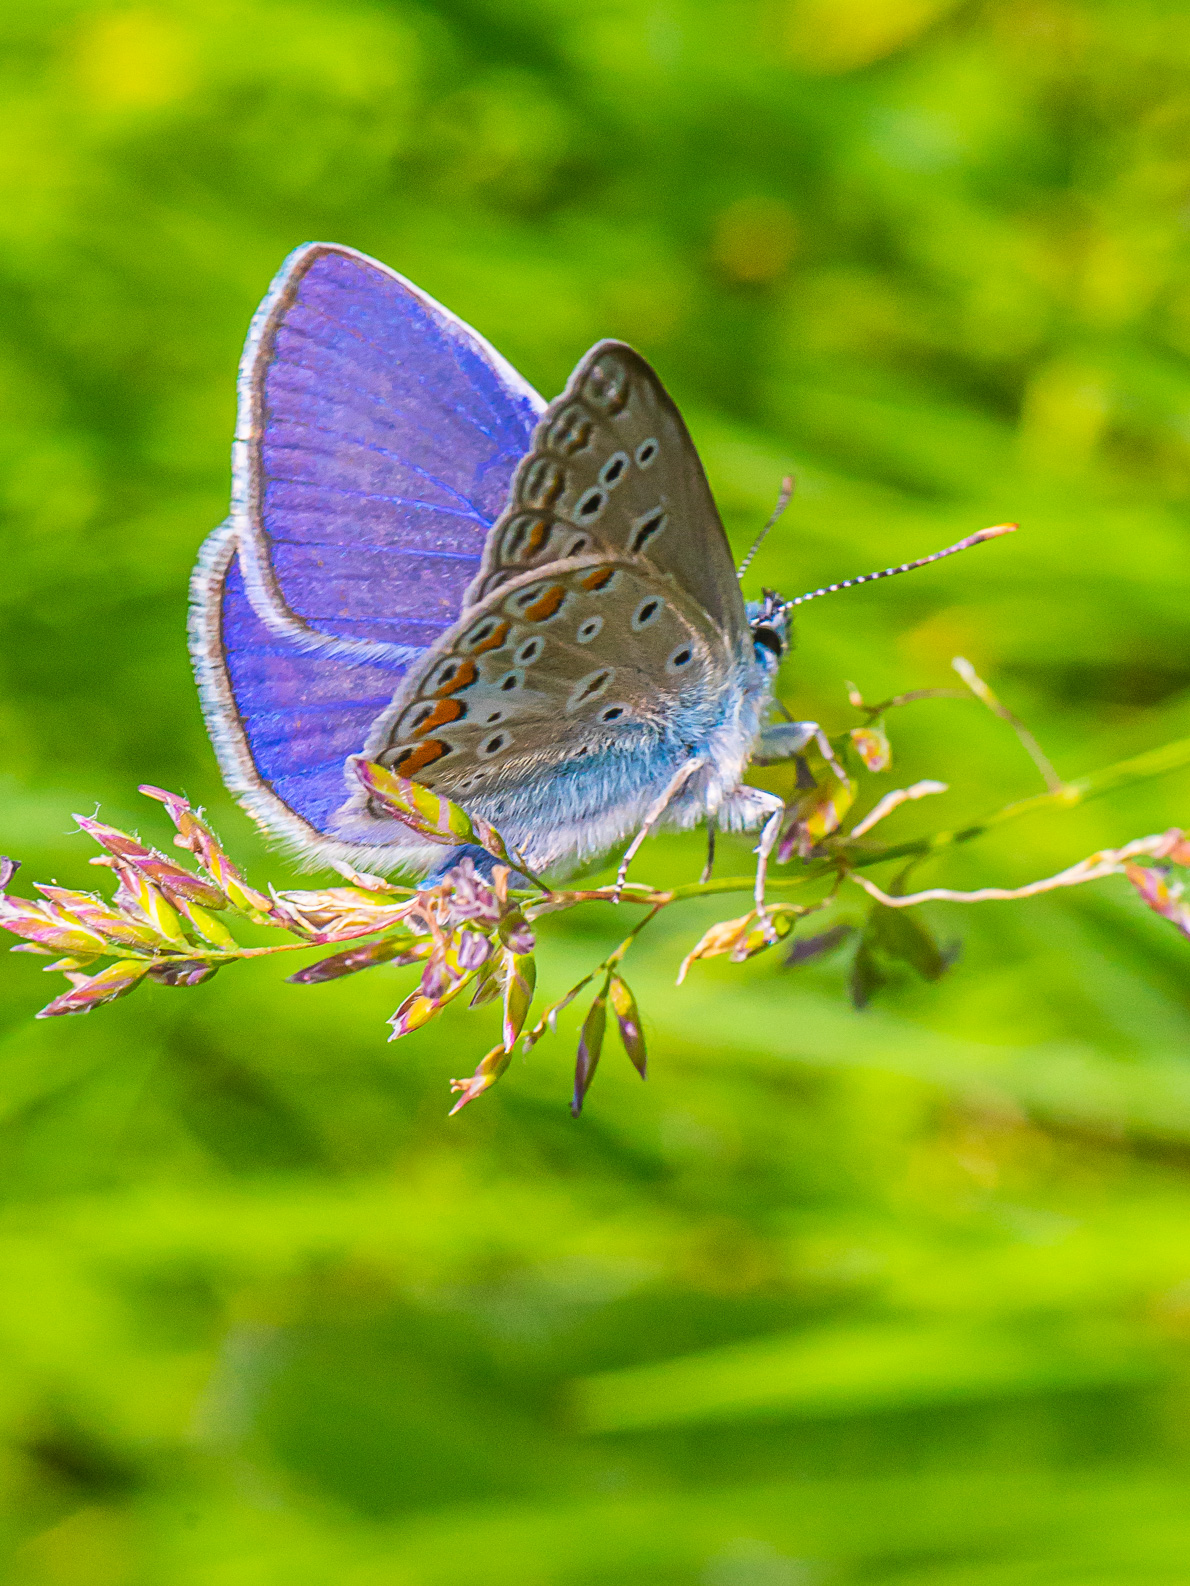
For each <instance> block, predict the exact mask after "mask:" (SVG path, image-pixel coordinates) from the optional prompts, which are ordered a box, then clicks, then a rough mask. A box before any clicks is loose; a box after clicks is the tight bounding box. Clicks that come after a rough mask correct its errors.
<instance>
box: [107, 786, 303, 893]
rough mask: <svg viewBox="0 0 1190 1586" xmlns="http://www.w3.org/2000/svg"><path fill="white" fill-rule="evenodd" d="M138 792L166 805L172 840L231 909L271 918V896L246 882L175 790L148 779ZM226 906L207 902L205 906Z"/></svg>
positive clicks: (206, 828)
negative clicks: (189, 855) (172, 828)
mask: <svg viewBox="0 0 1190 1586" xmlns="http://www.w3.org/2000/svg"><path fill="white" fill-rule="evenodd" d="M137 791H138V792H141V793H144V794H145V795H146V796H147V797H149V798H151V799H156V800H157V801H158V803H160V804H164V805H165V809H166V813H167V814H168V815H169V818H170V820H172V821H173V823H174V825H175V826H176V827H177V828H178V835H177V836H176V837H175V838H174V842H175V843H177V845H178V847H179V848H185V849H186V850H187V851H188V852H189V853H192V854H193V855H194V857H195V858H196V859H197V860H198V862H199V864H200V865H201V866H202V868H203V869H204V870H205V871H206V873H207V875H208V876H210V878H211V880H212V881H213V882H214V884H215V886H216V887H217V888H218V889H219V890H220V892H221V893H223V895H224V897H225V898H226V900H227V902H229V903H230V904H231V906H232V908H234V909H238V910H239V911H240V913H241V914H246V915H248V917H249V918H250V919H254V920H256V921H258V923H263V922H264V921H266V920H268V919H270V918H271V916H272V913H273V901H272V899H271V898H269V897H266V896H265V894H264V893H263V892H257V890H256V888H255V887H250V886H249V885H248V883H247V882H246V881H245V880H244V877H243V874H242V872H241V871H240V870H239V868H238V867H237V866H236V865H233V864H232V862H231V860H230V859H229V858H228V857H227V855H226V854H225V853H224V851H223V849H222V847H221V846H220V844H219V839H218V838H217V837H216V836H215V834H214V832H213V831H212V830H211V829H210V827H209V826H207V825H206V824H205V822H203V821H202V820H200V819H199V817H198V816H197V815H196V814H195V813H194V811H193V810H192V809H191V808H190V805H189V804H188V803H187V802H186V800H185V799H184V798H179V797H178V795H177V794H176V793H167V792H165V790H164V789H162V788H159V787H152V786H150V784H149V783H147V782H146V783H142V785H141V786H140V788H139V789H138V790H137ZM225 906H226V905H217V904H213V903H208V904H207V907H208V908H216V907H225Z"/></svg>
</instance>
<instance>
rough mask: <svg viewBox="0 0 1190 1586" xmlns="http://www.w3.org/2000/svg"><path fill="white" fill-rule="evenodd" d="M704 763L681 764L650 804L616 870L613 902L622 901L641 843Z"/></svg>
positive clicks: (693, 761) (695, 761) (694, 761)
mask: <svg viewBox="0 0 1190 1586" xmlns="http://www.w3.org/2000/svg"><path fill="white" fill-rule="evenodd" d="M702 765H703V762H702V761H701V760H687V762H686V764H685V765H683V766H679V767H678V769H677V770H676V771H675V772H674V774H673V776H672V777H671V778H670V779H669V783H668V785H667V786H666V789H665V791H664V793H662V795H661V797H660V798H659V799H657V800H656V801H655V802H654V803H653V804H651V805H650V806H649V808H648V810H647V812H646V814H645V818H644V821H643V822H642V823H641V828H640V831H638V832H637V834H636V836H635V837H634V838H633V839H632V841H631V842H630V843H629V844H628V847H627V848H626V849H625V851H624V857H623V859H621V860H620V868H619V870H618V871H617V872H616V884H615V886H614V888H613V889H612V902H613V903H619V901H620V894H621V892H622V891H623V890H624V882H625V881H626V880H627V878H628V866H629V865H630V864H631V863H632V861H633V860H634V859H635V858H636V855H637V851H638V850H639V848H640V845H641V843H643V842H644V840H645V838H646V837H647V836H648V835H649V833H650V832H651V831H652V829H653V827H654V826H656V824H657V822H658V821H659V820H660V819H661V817H662V816H663V815H664V814H665V811H666V810H667V808H668V807H669V804H670V802H671V800H672V799H674V798H675V797H676V796H677V794H679V793H680V792H681V791H682V789H683V788H684V787H685V786H686V783H687V782H689V780H690V778H691V777H692V776H693V775H694V774H695V772H696V771H701V770H702Z"/></svg>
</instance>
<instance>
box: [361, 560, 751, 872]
mask: <svg viewBox="0 0 1190 1586" xmlns="http://www.w3.org/2000/svg"><path fill="white" fill-rule="evenodd" d="M760 681H761V680H760V674H759V669H758V668H756V666H755V663H754V662H752V661H751V659H750V658H749V657H747V656H745V655H744V654H742V652H741V651H739V650H738V649H737V648H736V647H735V646H734V645H733V643H732V641H731V640H730V639H729V638H728V636H727V635H726V634H725V633H724V632H723V631H722V629H720V628H719V627H718V626H717V624H715V623H714V622H712V621H711V620H710V618H709V617H708V615H707V613H706V612H705V611H704V610H702V608H701V607H700V606H699V604H698V602H697V600H696V599H695V598H694V597H692V596H691V595H690V594H688V593H687V591H686V590H685V589H684V588H683V587H682V586H681V584H679V583H678V581H677V579H675V578H674V577H672V576H671V575H670V574H668V573H664V572H661V571H660V570H659V569H658V568H656V567H654V566H653V565H652V564H651V563H650V562H648V561H647V560H646V559H645V558H643V557H635V558H629V557H623V556H621V557H616V558H608V557H606V556H605V555H603V554H602V553H600V552H595V553H587V554H586V555H582V556H578V557H572V558H569V559H567V560H564V561H562V562H558V563H554V564H552V565H551V566H549V567H547V568H545V569H542V570H540V571H532V570H531V571H529V572H528V573H522V574H520V575H518V576H515V577H513V578H510V579H509V580H508V581H507V582H505V583H502V584H498V585H497V586H496V587H495V588H494V589H492V590H491V591H490V593H489V594H488V595H487V596H486V597H485V598H484V599H483V600H482V601H480V602H479V604H478V605H476V606H473V607H469V608H468V609H467V610H466V611H465V612H464V613H463V615H462V617H461V618H460V619H459V621H458V622H457V623H455V624H454V625H453V626H452V627H451V628H450V629H449V630H448V632H447V633H445V634H444V635H443V636H442V638H441V639H440V640H439V642H438V643H437V644H436V645H434V647H433V648H432V649H431V650H430V651H429V652H428V653H427V655H426V656H425V657H424V658H423V659H422V660H421V661H419V662H418V663H417V664H416V665H415V666H413V667H411V669H410V671H409V673H408V675H407V677H406V678H405V680H404V682H403V684H402V686H401V688H400V690H399V692H398V693H397V696H396V698H395V699H394V700H393V703H392V705H391V706H390V707H389V709H388V710H387V711H385V712H384V713H383V714H382V715H381V716H380V717H379V718H378V720H377V722H376V724H375V727H374V729H373V731H372V733H371V735H370V736H369V738H368V742H367V745H366V751H365V752H366V754H367V757H368V758H369V759H374V760H379V761H380V762H381V764H384V765H387V766H389V767H391V768H392V769H393V770H395V771H396V772H397V773H398V774H400V775H402V776H406V777H416V779H417V780H418V781H419V782H421V783H424V784H425V785H427V786H429V787H432V788H434V789H435V790H436V791H438V792H441V793H445V794H446V795H447V796H448V797H451V798H453V799H456V800H457V801H459V802H461V803H462V804H464V805H465V806H466V807H467V808H468V809H470V810H472V811H474V812H476V813H478V814H481V815H483V816H485V817H486V818H487V819H488V820H490V821H491V822H492V823H493V824H494V825H495V826H496V827H497V829H498V830H500V831H501V832H502V833H503V835H504V836H505V838H506V840H508V841H510V842H511V843H512V844H513V845H514V846H515V847H516V848H517V849H519V850H520V852H521V853H522V855H523V856H524V858H525V860H526V861H527V862H528V863H529V864H530V865H532V866H533V867H534V868H538V867H540V868H550V867H552V866H556V865H558V864H561V863H564V862H568V861H573V860H574V859H576V858H577V859H582V858H585V857H589V856H591V855H594V854H597V853H601V852H604V851H605V850H606V849H607V848H609V847H610V846H612V844H614V843H615V842H617V841H618V840H619V839H620V838H622V837H623V836H625V835H626V834H628V833H629V832H631V831H633V830H635V829H636V827H637V826H638V825H639V824H640V821H641V818H642V817H643V813H644V811H645V810H646V809H647V808H648V807H649V805H650V804H651V803H652V802H653V801H654V800H655V799H656V797H657V796H658V793H659V791H660V790H661V789H662V788H664V787H665V786H666V785H667V784H668V783H669V782H670V779H671V778H672V777H673V775H674V773H675V771H676V770H677V769H678V768H679V767H680V766H682V765H685V764H687V763H689V762H691V761H698V762H701V763H705V764H706V765H707V767H708V768H709V769H708V772H707V776H706V777H704V779H703V784H702V786H701V788H698V787H695V786H694V785H693V784H692V786H691V789H690V795H689V801H688V802H690V803H691V807H693V806H694V805H695V804H697V805H698V809H699V812H701V809H702V808H704V807H705V803H706V800H705V797H704V798H703V799H702V802H701V803H699V795H700V794H702V795H705V794H706V792H707V785H708V782H718V781H723V782H724V783H725V785H727V784H730V785H731V786H734V785H735V783H736V782H738V780H739V776H740V774H741V772H742V769H743V765H744V763H745V759H746V755H747V752H748V748H749V747H750V744H751V740H752V736H753V734H754V733H755V731H756V723H757V719H758V717H757V713H758V710H759V693H758V692H757V697H756V700H755V701H754V702H751V692H756V689H755V688H754V687H753V685H754V684H760ZM750 691H751V692H750ZM714 802H715V798H714V797H712V805H713V804H714ZM384 828H385V820H384V816H383V811H382V810H379V809H376V808H375V807H373V806H372V805H371V804H370V802H369V800H368V798H367V796H366V795H365V794H364V793H363V792H362V791H360V792H358V793H356V794H354V795H353V796H352V797H351V798H350V799H349V800H348V802H347V803H346V805H345V806H344V807H343V809H342V811H341V812H340V815H339V817H338V819H337V822H336V828H335V829H336V831H337V832H338V833H339V834H340V835H341V836H342V837H343V838H344V840H347V841H355V842H364V843H367V842H376V841H377V840H380V837H381V834H382V833H383V830H384Z"/></svg>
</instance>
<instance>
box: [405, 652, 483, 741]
mask: <svg viewBox="0 0 1190 1586" xmlns="http://www.w3.org/2000/svg"><path fill="white" fill-rule="evenodd" d="M468 664H470V663H468ZM466 714H467V707H466V706H465V705H461V704H460V703H459V701H458V700H457V699H440V700H439V701H438V703H437V704H436V705H435V706H434V708H433V710H432V711H431V712H430V714H429V715H428V716H427V717H426V719H425V720H424V721H422V722H419V723H418V724H417V726H416V727H415V728H414V737H416V738H420V737H421V736H422V735H423V734H424V733H427V732H433V730H434V728H435V727H445V726H446V725H447V723H448V722H452V721H458V719H459V717H460V716H465V715H466Z"/></svg>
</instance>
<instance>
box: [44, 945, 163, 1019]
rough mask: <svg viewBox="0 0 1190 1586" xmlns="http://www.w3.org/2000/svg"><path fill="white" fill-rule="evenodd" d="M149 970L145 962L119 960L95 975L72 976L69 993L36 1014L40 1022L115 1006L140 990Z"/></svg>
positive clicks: (139, 960) (126, 959) (63, 994)
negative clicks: (134, 991)
mask: <svg viewBox="0 0 1190 1586" xmlns="http://www.w3.org/2000/svg"><path fill="white" fill-rule="evenodd" d="M151 967H152V966H151V965H150V964H149V962H148V960H147V959H144V958H139V959H138V958H122V959H120V960H119V962H118V963H115V964H109V965H108V966H107V968H106V969H101V970H100V971H99V973H98V974H97V975H91V976H86V975H72V976H71V977H70V978H71V979H72V980H73V982H74V984H73V985H72V986H71V988H70V990H69V991H64V992H63V993H62V995H61V996H60V997H55V998H54V1000H53V1002H49V1003H47V1004H46V1006H45V1007H44V1008H42V1010H41V1012H40V1013H39V1014H37V1018H39V1019H52V1018H55V1017H57V1015H58V1014H61V1013H90V1011H91V1009H92V1008H98V1007H99V1006H100V1004H101V1003H104V1002H115V1000H116V998H117V997H125V996H127V995H128V993H129V992H130V991H132V990H133V989H134V988H135V987H137V986H139V985H140V983H141V981H142V980H143V979H144V977H145V976H146V975H147V974H148V972H149V970H150V968H151Z"/></svg>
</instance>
